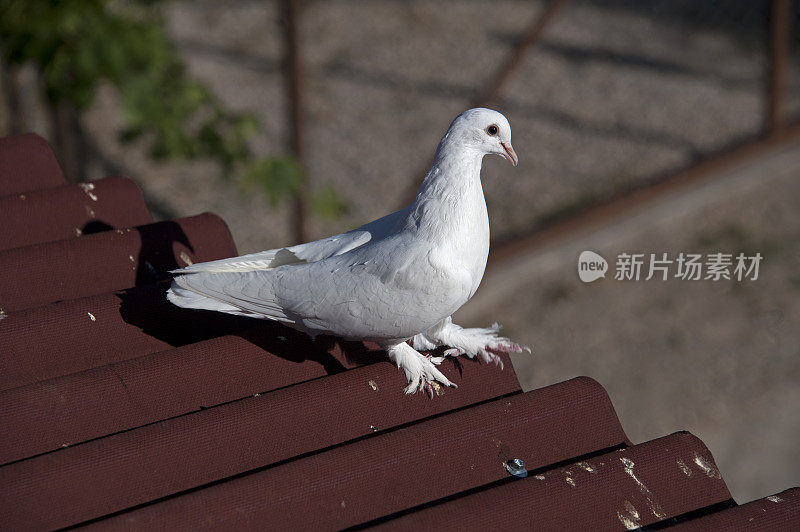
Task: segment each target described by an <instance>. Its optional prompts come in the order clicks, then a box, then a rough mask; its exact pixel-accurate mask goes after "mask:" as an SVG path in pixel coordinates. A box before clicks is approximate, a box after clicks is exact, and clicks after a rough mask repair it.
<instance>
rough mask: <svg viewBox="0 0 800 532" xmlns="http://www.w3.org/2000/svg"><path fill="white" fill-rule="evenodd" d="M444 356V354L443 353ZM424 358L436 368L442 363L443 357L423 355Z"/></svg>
mask: <svg viewBox="0 0 800 532" xmlns="http://www.w3.org/2000/svg"><path fill="white" fill-rule="evenodd" d="M445 355H446V353H445ZM425 358H427V359H428V360H430V361H431V363H432V364H436V365H437V366H438V365H439V364H441V363H442V362H443V361H444V357H435V356H431V355H425Z"/></svg>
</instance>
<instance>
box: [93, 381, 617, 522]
mask: <svg viewBox="0 0 800 532" xmlns="http://www.w3.org/2000/svg"><path fill="white" fill-rule="evenodd" d="M482 368H483V369H484V370H486V369H488V368H486V366H483V367H482ZM487 373H488V372H486V371H484V376H487V375H486V374H487ZM330 379H332V378H331V377H327V378H325V379H322V382H324V381H328V380H330ZM320 384H322V383H320ZM464 388H466V384H465V386H464ZM460 392H461V389H460V388H459V389H458V390H454V391H448V396H449V395H457V394H459V393H460ZM410 399H411V400H410V401H409V400H407V401H405V402H404V403H398V402H397V401H394V402H393V403H392V404H389V405H385V406H384V407H385V408H393V409H398V410H402V409H407V408H412V407H413V406H412V405H413V404H414V400H417V401H419V400H421V399H422V398H421V397H416V398H414V397H412V398H410ZM437 399H440V398H437ZM435 402H437V401H436V400H435V401H434V403H435ZM423 403H428V402H427V401H423ZM315 404H316V402H315ZM377 412H379V410H378V409H376V414H377ZM334 416H335V417H334V418H333V419H328V420H325V418H324V417H321V419H320V420H319V421H318V423H324V424H325V425H326V426H328V425H332V424H337V423H343V422H345V420H347V419H348V418H349V415H348V412H347V410H343V411H342V412H341V413H340V414H338V415H336V414H334ZM364 429H366V427H364V428H363V429H362V430H364ZM311 430H314V429H313V428H312V427H308V426H305V425H303V426H298V427H296V434H297V436H296V438H297V441H301V440H302V439H303V438H304V437H305V436H304V435H305V433H306V432H307V431H311ZM625 441H626V437H625V434H624V433H623V431H622V428H621V427H620V425H619V421H618V420H617V416H616V414H615V413H614V409H613V407H612V406H611V403H610V401H609V400H608V396H607V395H606V393H605V391H604V390H603V389H602V387H601V386H600V385H598V384H597V383H596V382H594V381H592V380H591V379H586V378H580V379H574V380H571V381H568V382H565V383H561V384H557V385H555V386H549V387H547V388H542V389H540V390H535V391H532V392H528V393H525V394H520V395H516V396H513V397H508V398H502V399H498V400H495V401H492V402H489V403H485V404H482V405H478V406H473V407H472V408H469V409H466V410H462V411H458V412H454V413H451V414H448V415H445V416H441V417H437V418H434V419H430V420H428V421H426V422H424V423H418V424H414V425H411V426H408V427H405V428H402V429H399V430H396V431H392V432H388V433H380V432H379V433H378V434H376V435H375V436H373V437H371V438H366V439H363V440H358V441H355V442H352V443H350V444H349V445H344V446H340V447H336V448H333V449H330V450H327V451H326V452H324V453H317V454H313V455H311V456H306V457H304V458H300V459H297V460H294V461H291V462H288V463H284V464H281V465H277V466H275V467H271V468H269V469H265V470H261V471H256V472H253V473H252V474H249V475H246V476H242V477H239V478H235V479H233V480H230V481H228V482H225V483H222V484H217V485H213V486H211V487H208V488H206V489H203V490H199V491H193V492H191V493H188V494H185V495H183V496H181V497H178V498H173V499H169V500H166V501H163V502H160V503H157V504H154V505H150V506H147V507H145V508H141V509H139V510H137V511H134V512H130V513H125V514H122V515H119V516H117V517H115V518H113V519H110V520H108V521H103V522H100V523H98V526H99V527H100V528H102V529H106V530H108V529H111V530H118V529H124V528H138V529H148V530H171V529H174V528H175V527H177V526H180V527H183V528H198V527H202V526H208V525H209V524H211V526H212V527H214V528H224V529H239V528H253V527H257V526H258V524H259V523H270V524H271V526H272V527H274V528H280V529H287V530H288V529H293V530H297V529H300V530H309V529H312V530H313V529H322V528H324V529H338V528H343V527H347V526H353V525H357V524H359V523H363V522H365V521H369V520H371V519H375V518H378V517H380V516H383V515H386V514H391V513H393V512H397V511H401V510H404V509H406V508H409V507H414V506H417V505H420V504H424V503H427V502H431V501H435V500H437V499H440V498H442V497H447V496H450V495H453V494H456V493H460V492H463V491H465V490H469V489H473V488H476V487H480V486H484V485H486V484H488V483H491V482H496V481H498V480H502V479H504V478H506V477H507V476H508V473H507V472H506V470H505V468H504V466H503V463H504V462H505V461H506V460H508V459H509V458H512V457H519V458H523V459H524V460H525V461H526V463H528V464H530V465H531V466H532V467H543V466H545V465H547V464H552V463H555V462H560V461H562V460H568V459H570V458H575V457H578V456H582V455H584V454H587V453H592V452H596V451H598V450H599V449H608V448H611V447H615V446H619V445H622V444H624V443H625ZM295 445H297V443H295ZM242 509H246V510H245V511H244V512H243V511H242Z"/></svg>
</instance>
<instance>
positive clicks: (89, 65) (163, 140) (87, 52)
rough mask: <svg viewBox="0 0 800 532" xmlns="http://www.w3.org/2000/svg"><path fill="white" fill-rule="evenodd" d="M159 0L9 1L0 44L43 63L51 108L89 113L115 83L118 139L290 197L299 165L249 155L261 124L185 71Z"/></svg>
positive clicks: (337, 206) (299, 177) (333, 207)
mask: <svg viewBox="0 0 800 532" xmlns="http://www.w3.org/2000/svg"><path fill="white" fill-rule="evenodd" d="M160 3H162V2H159V1H158V0H127V1H112V0H62V1H58V0H52V1H51V0H6V1H5V2H3V3H2V7H0V49H2V54H3V56H4V59H5V62H6V63H7V64H10V65H19V64H24V63H33V64H35V65H36V66H37V67H38V68H39V70H40V72H41V79H42V83H43V85H44V92H45V95H46V97H47V99H48V101H49V102H51V103H52V104H53V105H63V104H66V105H69V106H72V107H74V109H76V110H77V111H78V112H81V111H85V110H86V109H87V108H88V107H89V106H90V105H91V103H92V100H93V98H94V94H95V89H96V87H97V86H98V84H99V83H100V82H102V81H107V82H110V83H111V84H113V85H114V86H115V87H117V88H118V90H119V93H120V95H121V99H122V108H123V109H122V111H123V117H124V124H125V129H124V131H123V133H122V140H123V141H132V140H135V139H140V138H142V137H145V138H147V139H148V141H149V143H150V152H151V155H152V157H153V158H154V159H157V160H160V159H200V158H206V159H212V160H215V161H217V162H218V163H219V165H220V168H221V170H222V175H223V176H224V177H226V178H231V177H238V178H243V179H244V181H245V183H248V184H250V185H253V186H256V187H258V189H259V190H261V191H262V192H263V193H264V194H265V196H266V197H267V198H268V199H269V201H270V202H271V203H272V204H273V205H274V204H277V203H279V202H280V201H281V200H283V199H284V198H286V197H292V196H296V195H297V194H298V193H299V191H300V190H301V188H302V185H303V182H304V180H305V174H304V172H303V170H302V168H301V166H300V165H299V164H298V163H297V162H296V161H294V160H293V159H291V158H289V157H273V158H257V157H256V156H255V155H254V154H253V152H252V150H251V149H250V147H249V145H248V141H249V139H250V138H252V136H253V135H254V134H256V133H257V132H258V131H259V129H260V127H261V126H260V123H259V121H258V120H257V119H256V118H255V117H254V116H253V115H251V114H247V113H234V112H231V111H229V110H227V109H225V107H224V106H223V105H221V103H220V102H219V101H218V100H217V99H216V98H215V97H214V96H213V95H212V94H211V92H210V91H209V90H208V88H206V87H205V86H204V85H203V84H201V83H199V82H198V81H196V80H194V79H192V78H191V77H190V76H189V75H188V73H187V72H186V68H185V67H184V65H183V63H182V61H181V60H180V58H179V56H178V54H177V52H176V50H175V48H174V46H173V45H172V43H170V41H169V38H168V36H167V32H166V29H165V23H164V19H163V14H162V10H161V6H160V5H159V4H160ZM311 204H312V208H313V210H314V211H315V213H317V214H318V215H321V216H323V217H336V216H338V215H340V214H342V213H343V212H344V210H345V208H346V207H345V205H344V203H343V202H342V201H341V200H340V199H339V198H338V196H337V195H336V193H335V191H333V189H327V188H326V189H323V191H322V192H321V193H320V194H319V197H318V198H312V202H311ZM315 205H316V208H314V206H315Z"/></svg>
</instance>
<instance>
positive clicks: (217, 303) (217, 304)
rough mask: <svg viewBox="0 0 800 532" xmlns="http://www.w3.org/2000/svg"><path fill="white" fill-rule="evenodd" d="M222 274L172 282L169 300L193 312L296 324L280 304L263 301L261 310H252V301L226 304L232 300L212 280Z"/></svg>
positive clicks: (192, 277) (192, 276) (185, 276)
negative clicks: (193, 310)
mask: <svg viewBox="0 0 800 532" xmlns="http://www.w3.org/2000/svg"><path fill="white" fill-rule="evenodd" d="M217 276H218V274H211V275H205V274H196V275H182V276H179V277H175V278H174V279H173V280H172V286H170V288H169V290H167V299H169V301H170V302H171V303H173V304H174V305H177V306H179V307H183V308H189V309H200V310H214V311H217V312H225V313H226V314H233V315H236V316H246V317H249V318H260V319H269V320H275V321H280V322H284V323H294V320H292V319H291V318H289V317H288V316H287V315H286V314H285V313H284V312H283V309H281V308H280V307H279V306H278V305H277V304H276V303H274V302H269V301H259V302H258V303H259V304H258V308H252V309H251V308H247V307H252V305H249V304H248V301H246V300H242V301H238V300H236V303H239V304H238V305H236V304H233V303H229V302H227V301H224V300H223V299H229V298H230V297H229V296H228V297H226V296H225V294H224V293H223V292H221V291H219V290H217V288H216V287H215V286H214V285H215V284H216V283H214V282H213V281H211V282H208V281H210V280H211V279H214V278H215V277H217Z"/></svg>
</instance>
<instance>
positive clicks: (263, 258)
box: [172, 207, 408, 274]
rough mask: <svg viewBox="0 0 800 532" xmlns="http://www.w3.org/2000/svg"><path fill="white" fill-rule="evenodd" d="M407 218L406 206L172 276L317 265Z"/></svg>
mask: <svg viewBox="0 0 800 532" xmlns="http://www.w3.org/2000/svg"><path fill="white" fill-rule="evenodd" d="M407 215H408V207H406V208H405V209H402V210H399V211H397V212H393V213H392V214H389V215H387V216H384V217H383V218H379V219H377V220H375V221H372V222H370V223H368V224H366V225H362V226H361V227H359V228H358V229H354V230H352V231H349V232H347V233H342V234H339V235H335V236H331V237H328V238H323V239H321V240H316V241H314V242H308V243H306V244H299V245H296V246H291V247H285V248H276V249H268V250H267V251H260V252H258V253H251V254H249V255H241V256H239V257H233V258H229V259H221V260H215V261H210V262H202V263H199V264H193V265H191V266H187V267H185V268H181V269H179V270H173V272H172V273H184V274H186V273H199V272H209V273H223V272H249V271H259V270H268V269H273V268H278V267H280V266H286V265H289V264H301V263H304V262H316V261H318V260H322V259H326V258H328V257H333V256H336V255H341V254H343V253H347V252H348V251H351V250H353V249H356V248H358V247H360V246H363V245H364V244H366V243H367V242H370V241H372V240H379V239H381V238H385V237H386V236H388V235H390V234H393V233H394V232H396V231H397V226H398V225H399V224H400V223H401V222H402V221H403V220H405V218H406V216H407Z"/></svg>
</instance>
